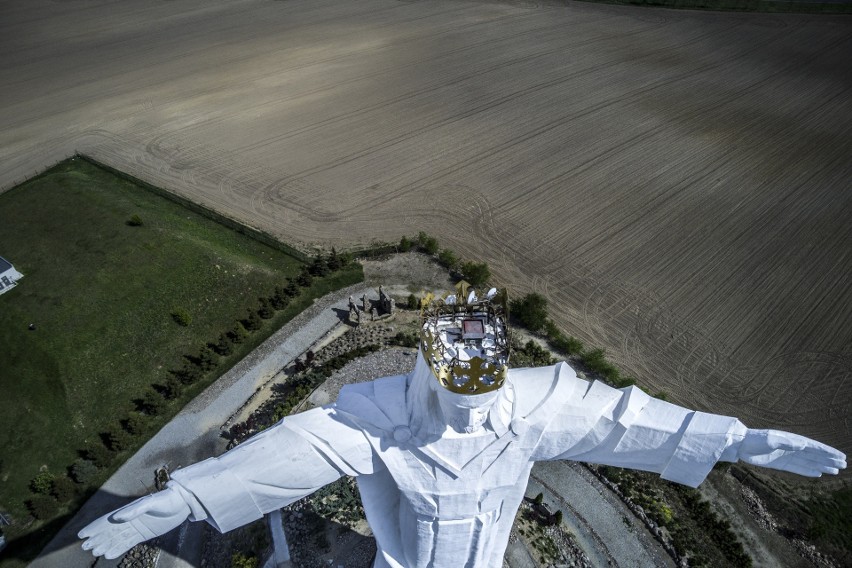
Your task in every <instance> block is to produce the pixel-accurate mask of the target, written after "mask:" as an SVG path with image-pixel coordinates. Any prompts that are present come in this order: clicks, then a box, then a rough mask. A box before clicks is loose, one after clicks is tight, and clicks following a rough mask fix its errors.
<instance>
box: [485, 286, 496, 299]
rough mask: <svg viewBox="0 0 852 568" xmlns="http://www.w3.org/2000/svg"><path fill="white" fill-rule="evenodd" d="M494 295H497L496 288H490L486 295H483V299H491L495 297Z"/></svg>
mask: <svg viewBox="0 0 852 568" xmlns="http://www.w3.org/2000/svg"><path fill="white" fill-rule="evenodd" d="M496 295H497V288H491V289H490V290H489V291H488V293H487V294H485V299H486V300H490V299H491V298H493V297H494V296H496Z"/></svg>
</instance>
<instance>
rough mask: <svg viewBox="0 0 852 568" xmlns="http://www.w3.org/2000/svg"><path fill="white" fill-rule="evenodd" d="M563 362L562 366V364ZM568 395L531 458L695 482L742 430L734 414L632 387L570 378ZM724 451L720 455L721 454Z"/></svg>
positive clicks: (721, 456)
mask: <svg viewBox="0 0 852 568" xmlns="http://www.w3.org/2000/svg"><path fill="white" fill-rule="evenodd" d="M565 367H567V365H566V366H565ZM559 380H573V381H575V385H574V388H572V389H570V390H571V391H572V392H571V394H570V396H569V397H568V400H566V401H565V403H564V404H563V405H562V406H561V407H560V408H559V410H557V411H556V413H555V415H554V417H553V419H552V420H551V421H550V423H549V424H548V425H547V427H546V428H545V430H544V433H543V435H542V438H541V439H540V441H539V445H538V448H537V451H536V454H535V456H534V459H536V460H553V459H569V460H575V461H580V462H586V463H597V464H604V465H612V466H618V467H626V468H631V469H640V470H644V471H651V472H655V473H659V474H660V475H661V477H662V478H663V479H667V480H669V481H675V482H677V483H682V484H684V485H688V486H690V487H697V486H698V485H699V484H700V483H701V482H702V481H704V479H705V478H706V477H707V474H708V473H710V470H711V469H712V468H713V465H714V464H715V463H716V462H717V461H719V460H720V459H725V460H730V461H736V458H735V457H733V458H732V459H731V457H729V456H730V455H731V454H734V455H735V454H736V452H735V451H734V452H730V451H729V452H727V453H725V450H726V449H727V448H729V447H731V448H732V449H735V446H736V445H738V444H739V442H740V441H741V440H742V438H743V436H744V435H745V432H746V430H747V429H746V427H745V426H744V425H743V424H742V423H741V422H740V421H739V420H737V419H736V418H731V417H728V416H719V415H715V414H707V413H704V412H697V411H693V410H689V409H686V408H683V407H680V406H677V405H674V404H671V403H668V402H665V401H663V400H658V399H655V398H652V397H650V396H648V395H647V394H645V393H644V392H642V390H640V389H639V388H637V387H632V386H631V387H627V388H624V389H614V388H612V387H609V386H607V385H605V384H603V383H601V382H594V383H591V384H589V383H588V382H587V381H584V380H581V379H578V378H576V376H574V377H564V376H563V377H560V378H559ZM723 453H725V455H723Z"/></svg>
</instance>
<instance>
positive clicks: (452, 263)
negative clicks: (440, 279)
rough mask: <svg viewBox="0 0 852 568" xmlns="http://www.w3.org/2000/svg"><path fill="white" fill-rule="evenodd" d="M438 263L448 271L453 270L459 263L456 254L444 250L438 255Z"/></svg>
mask: <svg viewBox="0 0 852 568" xmlns="http://www.w3.org/2000/svg"><path fill="white" fill-rule="evenodd" d="M438 262H439V263H440V264H441V266H443V267H444V268H446V269H448V270H454V269H455V268H456V266H457V265H458V263H459V259H458V257H457V256H456V253H454V252H453V251H451V250H450V249H444V250H442V251H441V252H440V253H438Z"/></svg>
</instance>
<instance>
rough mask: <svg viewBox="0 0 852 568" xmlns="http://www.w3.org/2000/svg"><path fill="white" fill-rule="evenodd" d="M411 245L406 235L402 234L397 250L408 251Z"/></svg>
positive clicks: (412, 244)
mask: <svg viewBox="0 0 852 568" xmlns="http://www.w3.org/2000/svg"><path fill="white" fill-rule="evenodd" d="M413 246H414V243H413V242H412V241H411V239H409V238H408V237H405V236H403V237H402V238H401V239H399V252H408V251H410V250H411V247H413Z"/></svg>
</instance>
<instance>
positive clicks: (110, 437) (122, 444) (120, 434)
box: [103, 395, 162, 452]
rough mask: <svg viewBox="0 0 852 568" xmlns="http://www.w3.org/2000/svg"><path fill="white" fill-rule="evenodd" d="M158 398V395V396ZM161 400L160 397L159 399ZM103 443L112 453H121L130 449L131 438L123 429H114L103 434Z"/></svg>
mask: <svg viewBox="0 0 852 568" xmlns="http://www.w3.org/2000/svg"><path fill="white" fill-rule="evenodd" d="M158 396H159V395H158ZM161 398H162V397H161ZM103 438H104V443H105V444H106V445H107V447H108V448H109V449H110V450H112V451H114V452H123V451H124V450H126V449H127V448H129V447H130V445H131V443H132V442H133V438H132V437H131V436H130V434H128V433H127V432H126V431H125V430H124V429H123V428H119V427H117V426H116V427H115V428H113V429H111V430H109V431H108V432H105V433H104V434H103Z"/></svg>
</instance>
